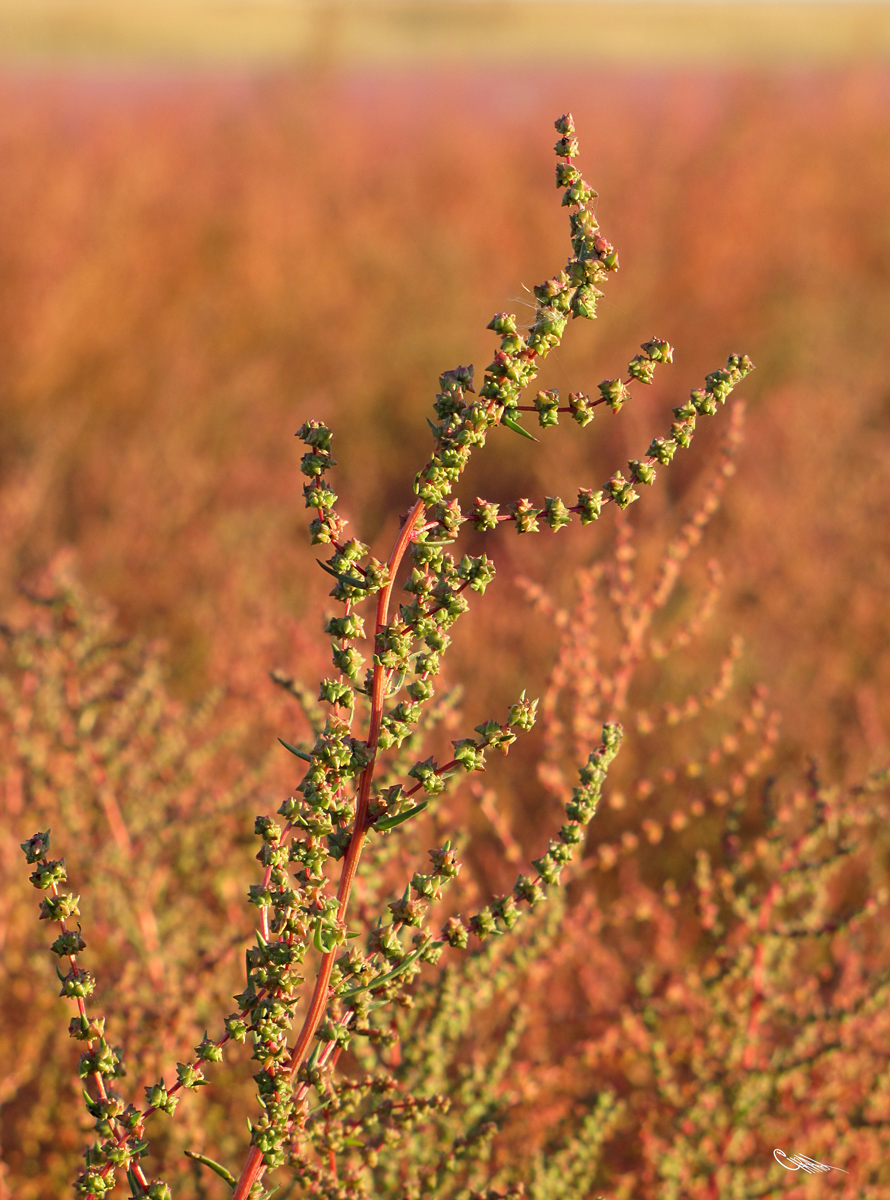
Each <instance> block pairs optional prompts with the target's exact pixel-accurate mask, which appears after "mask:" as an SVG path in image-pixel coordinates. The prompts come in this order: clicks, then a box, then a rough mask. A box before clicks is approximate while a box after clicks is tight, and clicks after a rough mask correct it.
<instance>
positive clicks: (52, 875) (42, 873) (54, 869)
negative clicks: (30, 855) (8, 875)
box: [29, 858, 68, 891]
mask: <svg viewBox="0 0 890 1200" xmlns="http://www.w3.org/2000/svg"><path fill="white" fill-rule="evenodd" d="M29 878H30V880H31V882H32V883H33V884H34V886H35V887H36V888H40V889H41V890H42V891H46V889H47V888H51V887H53V885H55V886H58V885H59V884H60V883H64V882H65V880H66V879H67V878H68V874H67V872H66V870H65V860H64V858H62V859H59V861H58V862H45V863H42V864H41V865H39V866H37V867H36V868H35V870H33V871H32V872H31V875H30V876H29Z"/></svg>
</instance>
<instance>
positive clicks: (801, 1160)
mask: <svg viewBox="0 0 890 1200" xmlns="http://www.w3.org/2000/svg"><path fill="white" fill-rule="evenodd" d="M773 1158H774V1159H775V1160H776V1162H777V1163H778V1164H779V1166H780V1167H784V1168H785V1170H786V1171H808V1172H809V1173H810V1174H811V1175H816V1174H818V1173H819V1172H820V1171H840V1172H841V1174H842V1175H849V1174H850V1172H849V1171H845V1170H844V1169H843V1167H827V1166H826V1165H825V1163H819V1162H816V1161H815V1159H812V1158H807V1156H806V1155H805V1154H792V1155H791V1157H790V1158H788V1155H787V1154H786V1153H785V1151H784V1150H774V1151H773ZM783 1158H784V1159H785V1160H786V1161H785V1162H782V1159H783ZM791 1163H793V1164H794V1166H790V1165H789V1164H791Z"/></svg>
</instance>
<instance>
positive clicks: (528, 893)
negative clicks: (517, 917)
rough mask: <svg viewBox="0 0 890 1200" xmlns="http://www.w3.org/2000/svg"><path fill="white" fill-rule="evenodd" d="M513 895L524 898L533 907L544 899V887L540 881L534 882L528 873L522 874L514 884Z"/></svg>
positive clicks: (519, 898) (520, 898)
mask: <svg viewBox="0 0 890 1200" xmlns="http://www.w3.org/2000/svg"><path fill="white" fill-rule="evenodd" d="M513 895H514V897H515V898H516V899H517V900H524V901H525V902H526V904H528V905H529V906H530V907H531V908H534V906H535V905H536V904H540V902H541V901H542V900H543V899H544V889H543V888H542V887H541V885H540V884H539V883H533V882H532V880H531V879H529V878H528V876H526V875H520V876H519V877H518V879H517V880H516V882H515V883H514V885H513Z"/></svg>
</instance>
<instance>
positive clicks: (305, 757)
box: [278, 738, 312, 762]
mask: <svg viewBox="0 0 890 1200" xmlns="http://www.w3.org/2000/svg"><path fill="white" fill-rule="evenodd" d="M278 740H279V742H281V744H282V746H284V748H285V750H290V752H291V754H296V756H297V758H302V760H303V762H312V755H311V754H307V753H306V752H305V751H304V750H298V749H297V748H296V746H292V745H291V744H290V742H286V741H285V740H284V738H279V739H278Z"/></svg>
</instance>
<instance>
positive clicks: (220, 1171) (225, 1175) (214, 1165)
mask: <svg viewBox="0 0 890 1200" xmlns="http://www.w3.org/2000/svg"><path fill="white" fill-rule="evenodd" d="M185 1156H186V1158H193V1159H194V1160H195V1162H199V1163H201V1165H202V1166H204V1167H209V1168H210V1170H211V1171H213V1172H214V1174H216V1175H218V1176H219V1177H220V1179H224V1180H225V1181H226V1183H227V1184H228V1185H229V1187H230V1188H232V1189H233V1190H234V1188H235V1184H236V1183H237V1182H238V1180H237V1179H236V1178H235V1176H234V1175H233V1174H232V1172H231V1171H227V1170H226V1168H225V1167H223V1166H220V1164H219V1163H218V1162H214V1161H213V1159H212V1158H208V1157H207V1155H206V1154H195V1152H194V1150H186V1152H185Z"/></svg>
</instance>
